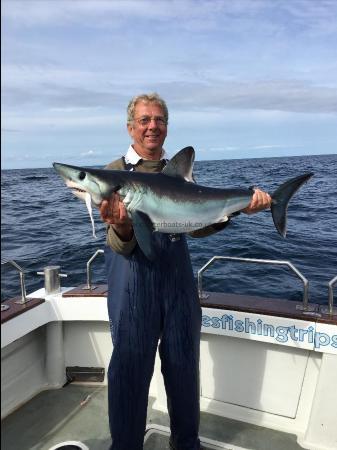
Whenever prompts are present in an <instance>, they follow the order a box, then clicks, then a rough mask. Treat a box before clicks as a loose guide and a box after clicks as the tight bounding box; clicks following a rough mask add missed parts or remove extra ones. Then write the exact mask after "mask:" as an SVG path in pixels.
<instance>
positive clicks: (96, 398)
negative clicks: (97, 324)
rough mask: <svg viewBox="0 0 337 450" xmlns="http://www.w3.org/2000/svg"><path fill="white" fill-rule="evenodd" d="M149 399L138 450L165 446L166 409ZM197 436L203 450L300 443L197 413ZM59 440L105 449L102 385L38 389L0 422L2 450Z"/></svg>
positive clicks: (281, 448)
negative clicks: (143, 434) (158, 408)
mask: <svg viewBox="0 0 337 450" xmlns="http://www.w3.org/2000/svg"><path fill="white" fill-rule="evenodd" d="M153 402H154V399H153V398H151V397H150V399H149V408H148V420H147V422H148V428H149V431H148V432H147V434H146V437H145V443H144V450H166V449H169V445H168V440H169V437H168V432H167V430H168V428H167V427H168V426H169V419H168V416H167V414H164V413H162V412H159V411H157V410H154V409H153V408H152V404H153ZM186 413H187V414H188V411H186ZM156 425H158V427H157V426H156ZM200 436H201V443H202V448H203V449H205V450H206V449H227V450H239V449H250V450H270V449H273V450H297V449H301V448H302V447H300V446H299V445H298V444H297V441H296V436H295V435H292V434H287V433H282V432H280V431H273V430H270V429H267V428H263V427H259V426H256V425H250V424H247V423H244V422H239V421H235V420H230V419H224V418H222V417H219V416H215V415H212V414H208V413H201V420H200ZM65 441H80V442H83V443H84V444H85V445H86V446H87V447H88V448H89V449H90V450H108V449H109V444H110V436H109V426H108V410H107V387H106V386H103V387H102V386H99V387H96V386H88V385H83V384H68V385H67V386H65V387H63V388H62V389H55V390H48V391H44V392H42V393H40V394H38V395H37V396H36V397H34V398H33V399H32V400H30V401H29V402H28V403H26V404H25V405H23V406H22V407H21V408H19V409H18V410H16V411H15V412H13V413H12V414H10V415H9V416H8V417H6V418H5V419H4V420H3V421H2V434H1V446H2V448H3V449H4V450H18V449H20V450H49V449H50V448H51V447H53V446H54V445H56V444H58V443H61V442H65ZM214 441H218V442H219V443H222V444H216V443H215V442H214Z"/></svg>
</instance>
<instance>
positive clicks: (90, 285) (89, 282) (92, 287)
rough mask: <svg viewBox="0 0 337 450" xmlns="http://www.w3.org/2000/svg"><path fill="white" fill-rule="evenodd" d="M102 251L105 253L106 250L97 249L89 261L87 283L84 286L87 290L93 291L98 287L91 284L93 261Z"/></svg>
mask: <svg viewBox="0 0 337 450" xmlns="http://www.w3.org/2000/svg"><path fill="white" fill-rule="evenodd" d="M101 253H104V250H101V249H99V250H97V251H96V252H95V253H94V255H93V256H92V257H91V258H90V259H89V261H88V262H87V285H86V286H85V287H84V288H83V289H85V290H89V291H93V290H94V289H96V288H97V286H93V285H92V284H91V263H92V262H93V261H94V260H95V259H96V258H97V256H98V255H99V254H101Z"/></svg>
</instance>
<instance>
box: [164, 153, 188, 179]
mask: <svg viewBox="0 0 337 450" xmlns="http://www.w3.org/2000/svg"><path fill="white" fill-rule="evenodd" d="M194 155H195V153H194V148H193V147H185V148H183V149H182V150H180V151H179V152H178V153H176V154H175V155H174V156H173V158H172V159H170V161H169V162H168V163H167V165H166V166H165V167H164V169H163V171H162V173H163V174H165V175H168V176H170V177H177V178H183V179H184V180H186V181H191V182H194V180H193V175H192V172H193V164H194Z"/></svg>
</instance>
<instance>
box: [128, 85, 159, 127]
mask: <svg viewBox="0 0 337 450" xmlns="http://www.w3.org/2000/svg"><path fill="white" fill-rule="evenodd" d="M139 102H143V103H155V104H157V105H159V106H160V107H161V108H162V110H163V112H164V117H165V120H166V122H168V109H167V105H166V103H165V101H164V100H163V99H162V98H161V97H160V96H159V95H158V94H157V93H156V92H152V93H151V94H141V95H136V96H135V97H133V98H132V99H131V100H130V103H129V104H128V107H127V123H131V122H133V121H134V118H135V117H134V114H135V107H136V105H137V103H139Z"/></svg>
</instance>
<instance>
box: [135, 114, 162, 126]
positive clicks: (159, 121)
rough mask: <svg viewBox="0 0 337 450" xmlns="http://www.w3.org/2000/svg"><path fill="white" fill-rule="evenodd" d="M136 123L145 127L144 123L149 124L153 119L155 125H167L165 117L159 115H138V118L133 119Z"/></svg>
mask: <svg viewBox="0 0 337 450" xmlns="http://www.w3.org/2000/svg"><path fill="white" fill-rule="evenodd" d="M134 120H135V121H136V122H137V123H139V125H141V126H142V127H146V125H149V124H150V122H151V120H154V121H155V122H156V125H158V126H159V127H166V125H167V120H166V119H165V117H161V116H154V117H150V116H143V117H140V118H139V119H136V118H135V119H134Z"/></svg>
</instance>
